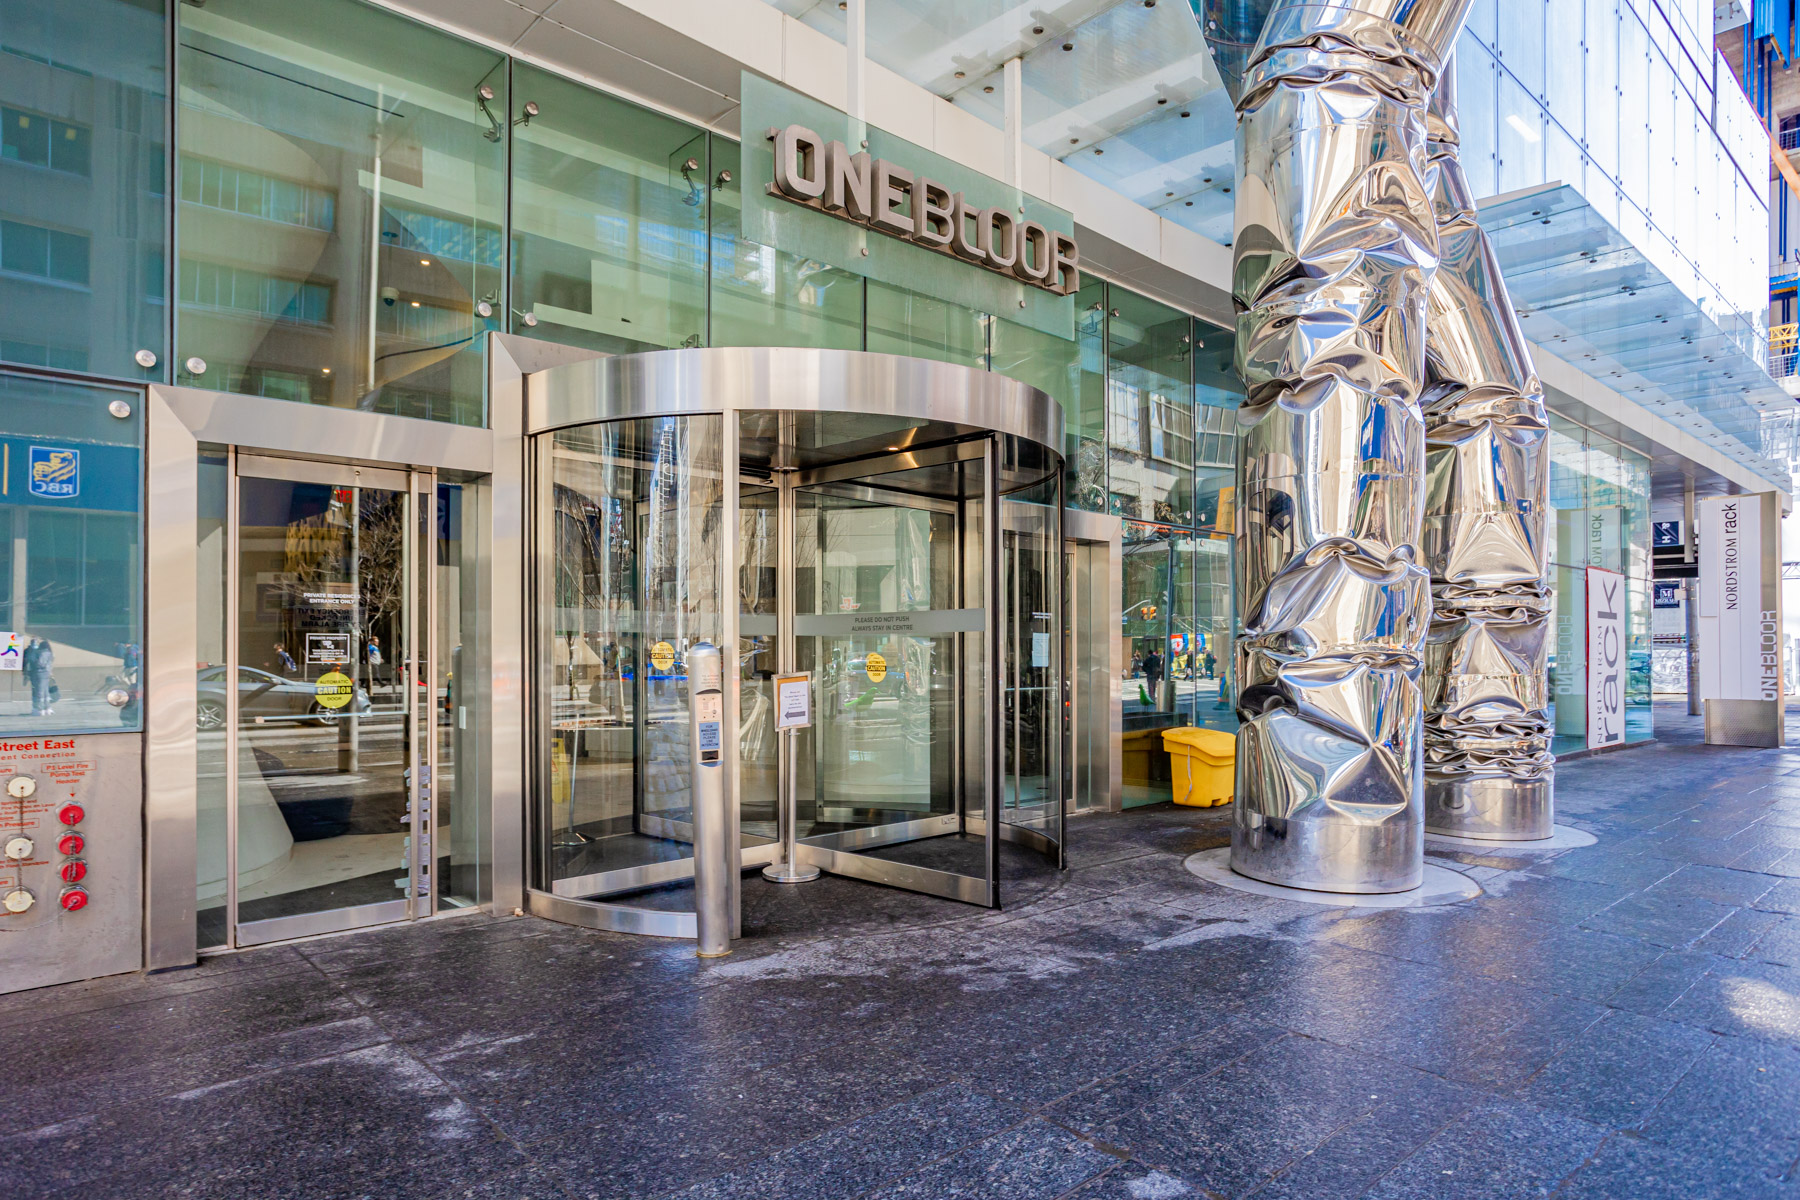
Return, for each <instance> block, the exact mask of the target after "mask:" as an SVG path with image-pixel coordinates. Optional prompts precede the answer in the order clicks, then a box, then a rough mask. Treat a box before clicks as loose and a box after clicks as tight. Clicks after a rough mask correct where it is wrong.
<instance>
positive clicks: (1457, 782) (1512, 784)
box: [1425, 775, 1556, 842]
mask: <svg viewBox="0 0 1800 1200" xmlns="http://www.w3.org/2000/svg"><path fill="white" fill-rule="evenodd" d="M1553 794H1554V786H1553V783H1552V780H1550V779H1548V778H1544V779H1510V778H1507V777H1504V776H1501V777H1497V778H1487V779H1482V778H1466V777H1464V778H1453V779H1442V778H1434V777H1432V776H1431V775H1427V776H1426V777H1425V831H1426V832H1427V833H1442V834H1447V835H1449V836H1451V837H1461V838H1475V839H1478V840H1480V841H1486V842H1533V841H1541V840H1543V839H1544V838H1547V837H1549V836H1550V835H1551V834H1552V833H1554V832H1555V827H1556V806H1555V804H1554V802H1553Z"/></svg>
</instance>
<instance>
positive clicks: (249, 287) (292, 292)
mask: <svg viewBox="0 0 1800 1200" xmlns="http://www.w3.org/2000/svg"><path fill="white" fill-rule="evenodd" d="M331 292H332V288H331V285H330V284H328V283H307V282H305V281H303V280H298V279H283V278H281V277H280V276H277V275H266V274H264V273H263V272H261V271H251V270H247V269H245V268H243V267H228V266H225V265H223V264H221V263H209V262H201V261H199V260H198V259H193V258H183V259H182V260H181V302H182V303H183V304H189V305H194V306H196V307H201V308H211V309H218V310H223V311H227V312H239V313H248V314H253V315H255V316H260V317H272V318H274V319H275V320H278V321H299V322H304V323H306V324H310V325H327V324H330V322H331Z"/></svg>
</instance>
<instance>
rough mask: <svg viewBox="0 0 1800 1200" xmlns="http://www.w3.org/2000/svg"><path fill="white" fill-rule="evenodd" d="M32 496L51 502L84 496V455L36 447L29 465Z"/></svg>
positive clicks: (77, 451)
mask: <svg viewBox="0 0 1800 1200" xmlns="http://www.w3.org/2000/svg"><path fill="white" fill-rule="evenodd" d="M26 467H27V469H29V470H30V472H31V494H32V495H34V496H43V497H46V498H47V499H51V500H73V499H74V498H75V497H76V496H79V495H80V494H81V451H79V450H64V449H61V448H59V447H56V446H33V447H32V448H31V457H30V459H29V460H28V462H27V463H26Z"/></svg>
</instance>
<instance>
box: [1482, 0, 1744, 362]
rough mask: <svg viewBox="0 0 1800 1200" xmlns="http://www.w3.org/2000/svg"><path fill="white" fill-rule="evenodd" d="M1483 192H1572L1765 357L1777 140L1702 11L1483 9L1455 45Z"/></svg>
mask: <svg viewBox="0 0 1800 1200" xmlns="http://www.w3.org/2000/svg"><path fill="white" fill-rule="evenodd" d="M1456 73H1457V77H1456V90H1457V105H1458V123H1459V125H1460V128H1461V133H1462V153H1461V159H1462V164H1463V168H1464V169H1465V170H1466V171H1467V172H1468V175H1469V182H1470V184H1471V186H1472V187H1473V189H1474V192H1475V195H1477V196H1494V195H1503V194H1506V193H1509V192H1515V191H1518V190H1520V189H1524V188H1533V187H1538V186H1540V185H1542V184H1544V183H1547V182H1557V183H1564V184H1568V185H1569V186H1571V187H1573V188H1574V189H1575V190H1576V191H1577V192H1579V193H1581V195H1582V197H1583V198H1584V199H1586V200H1587V202H1588V204H1590V205H1591V206H1592V207H1593V208H1594V209H1595V211H1596V212H1598V213H1599V214H1600V215H1601V216H1602V217H1604V218H1605V219H1606V221H1607V222H1608V223H1609V224H1611V225H1612V226H1613V227H1614V228H1616V229H1617V230H1619V232H1621V233H1622V234H1624V235H1625V236H1626V237H1627V238H1628V239H1629V240H1630V242H1631V244H1632V245H1633V246H1634V247H1635V248H1636V249H1638V250H1639V251H1641V252H1642V253H1643V254H1644V256H1645V257H1646V258H1647V259H1648V260H1649V261H1650V263H1651V264H1652V265H1654V266H1655V268H1656V269H1657V270H1658V271H1660V272H1661V273H1662V274H1663V275H1664V276H1666V277H1667V278H1668V279H1670V280H1671V281H1673V282H1674V283H1675V285H1676V287H1677V288H1678V289H1679V290H1680V291H1681V292H1682V293H1683V294H1684V295H1685V296H1686V297H1687V299H1688V300H1690V301H1692V302H1693V303H1694V304H1697V305H1698V306H1700V308H1701V309H1703V310H1704V311H1705V312H1706V313H1708V314H1709V315H1711V316H1712V317H1713V319H1714V320H1715V321H1717V322H1718V324H1719V326H1720V328H1721V329H1724V330H1725V331H1726V332H1727V333H1728V334H1731V335H1732V336H1734V337H1736V338H1737V339H1738V340H1739V342H1740V344H1741V345H1742V346H1743V347H1744V349H1745V352H1746V353H1754V355H1756V356H1760V355H1761V354H1762V353H1764V349H1765V345H1764V344H1765V342H1766V337H1767V321H1768V314H1767V311H1766V310H1767V305H1768V286H1767V284H1768V281H1767V278H1766V275H1767V272H1766V267H1767V255H1768V247H1767V245H1766V244H1765V242H1766V235H1765V230H1766V229H1767V227H1768V200H1767V198H1766V193H1765V189H1766V188H1767V187H1768V179H1769V150H1768V134H1767V132H1766V131H1765V130H1764V128H1763V124H1762V122H1761V120H1760V119H1759V118H1758V117H1757V115H1756V113H1755V111H1754V110H1753V109H1752V108H1751V107H1750V104H1749V101H1747V100H1746V99H1745V97H1744V93H1743V91H1742V90H1741V89H1740V88H1739V87H1738V86H1737V84H1736V82H1735V80H1734V79H1733V78H1732V74H1731V68H1730V67H1729V66H1728V65H1727V64H1726V63H1725V61H1724V59H1723V58H1722V57H1720V56H1719V54H1718V52H1717V51H1716V50H1715V49H1714V47H1713V36H1712V13H1711V6H1710V5H1707V4H1703V3H1701V2H1700V0H1670V2H1662V3H1652V0H1475V3H1474V5H1473V6H1472V8H1471V9H1470V12H1469V19H1468V24H1467V25H1466V26H1465V27H1464V30H1463V34H1462V37H1461V39H1460V40H1459V41H1458V42H1457V49H1456Z"/></svg>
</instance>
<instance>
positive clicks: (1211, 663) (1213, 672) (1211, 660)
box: [1201, 650, 1219, 679]
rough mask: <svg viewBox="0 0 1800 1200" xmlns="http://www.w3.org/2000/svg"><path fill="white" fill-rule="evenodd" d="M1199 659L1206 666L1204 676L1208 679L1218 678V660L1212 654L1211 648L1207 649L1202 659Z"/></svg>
mask: <svg viewBox="0 0 1800 1200" xmlns="http://www.w3.org/2000/svg"><path fill="white" fill-rule="evenodd" d="M1201 661H1202V662H1203V663H1204V664H1205V666H1206V677H1207V678H1208V679H1217V678H1218V670H1219V660H1218V659H1217V658H1215V657H1214V656H1213V652H1212V651H1211V650H1208V651H1207V652H1206V657H1205V658H1204V659H1202V660H1201Z"/></svg>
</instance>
